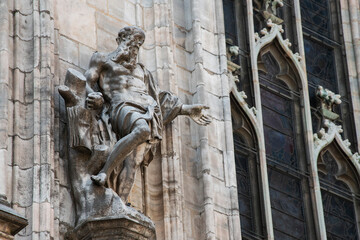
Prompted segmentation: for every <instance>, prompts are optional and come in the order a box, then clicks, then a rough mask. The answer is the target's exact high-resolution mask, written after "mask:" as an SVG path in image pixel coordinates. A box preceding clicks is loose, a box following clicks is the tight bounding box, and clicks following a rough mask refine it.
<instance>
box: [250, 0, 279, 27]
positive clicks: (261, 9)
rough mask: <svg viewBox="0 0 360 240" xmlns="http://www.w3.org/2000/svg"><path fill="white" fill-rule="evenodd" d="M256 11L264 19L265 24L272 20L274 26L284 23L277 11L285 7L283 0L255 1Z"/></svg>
mask: <svg viewBox="0 0 360 240" xmlns="http://www.w3.org/2000/svg"><path fill="white" fill-rule="evenodd" d="M253 2H254V9H255V11H256V12H258V13H259V15H260V16H261V17H262V18H263V20H264V22H267V21H268V20H271V21H272V23H274V24H281V23H283V22H284V21H283V20H282V19H281V18H279V17H278V16H277V13H276V12H277V9H278V8H279V7H282V6H284V2H283V0H253Z"/></svg>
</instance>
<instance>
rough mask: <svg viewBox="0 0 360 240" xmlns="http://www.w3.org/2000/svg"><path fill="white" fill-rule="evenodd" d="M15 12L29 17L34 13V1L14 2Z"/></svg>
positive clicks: (20, 0)
mask: <svg viewBox="0 0 360 240" xmlns="http://www.w3.org/2000/svg"><path fill="white" fill-rule="evenodd" d="M13 2H15V3H14V11H19V12H20V13H21V14H23V15H29V14H31V13H32V12H33V9H34V8H33V1H32V0H17V1H13Z"/></svg>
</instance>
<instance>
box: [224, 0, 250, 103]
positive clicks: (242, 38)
mask: <svg viewBox="0 0 360 240" xmlns="http://www.w3.org/2000/svg"><path fill="white" fill-rule="evenodd" d="M223 9H224V21H225V38H226V45H227V47H230V46H238V47H239V56H238V57H232V59H231V61H232V62H233V63H235V64H237V65H238V66H239V67H240V68H241V71H239V73H238V79H239V81H238V82H236V85H237V88H238V90H239V91H244V92H245V93H246V95H247V96H248V101H247V102H248V104H249V105H250V106H253V105H254V99H253V97H252V96H253V89H252V83H251V81H252V78H251V69H250V51H249V41H248V37H249V34H248V27H247V26H248V22H247V17H246V13H247V10H246V0H223Z"/></svg>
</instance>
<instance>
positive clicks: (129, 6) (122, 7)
mask: <svg viewBox="0 0 360 240" xmlns="http://www.w3.org/2000/svg"><path fill="white" fill-rule="evenodd" d="M108 6H109V14H111V15H112V16H114V17H116V18H118V19H121V20H123V21H124V22H126V23H127V24H129V25H136V18H135V16H136V15H135V14H136V11H135V4H134V3H132V2H130V1H128V0H123V1H117V0H108Z"/></svg>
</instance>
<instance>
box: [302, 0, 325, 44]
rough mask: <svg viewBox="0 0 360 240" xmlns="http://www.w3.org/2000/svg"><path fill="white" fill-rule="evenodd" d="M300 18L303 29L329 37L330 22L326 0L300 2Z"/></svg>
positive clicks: (304, 0) (303, 0)
mask: <svg viewBox="0 0 360 240" xmlns="http://www.w3.org/2000/svg"><path fill="white" fill-rule="evenodd" d="M301 18H302V22H303V27H304V28H307V29H308V30H309V31H313V32H316V33H319V34H322V35H325V36H328V37H330V30H331V22H330V21H329V19H330V15H329V6H328V1H327V0H302V1H301Z"/></svg>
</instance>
